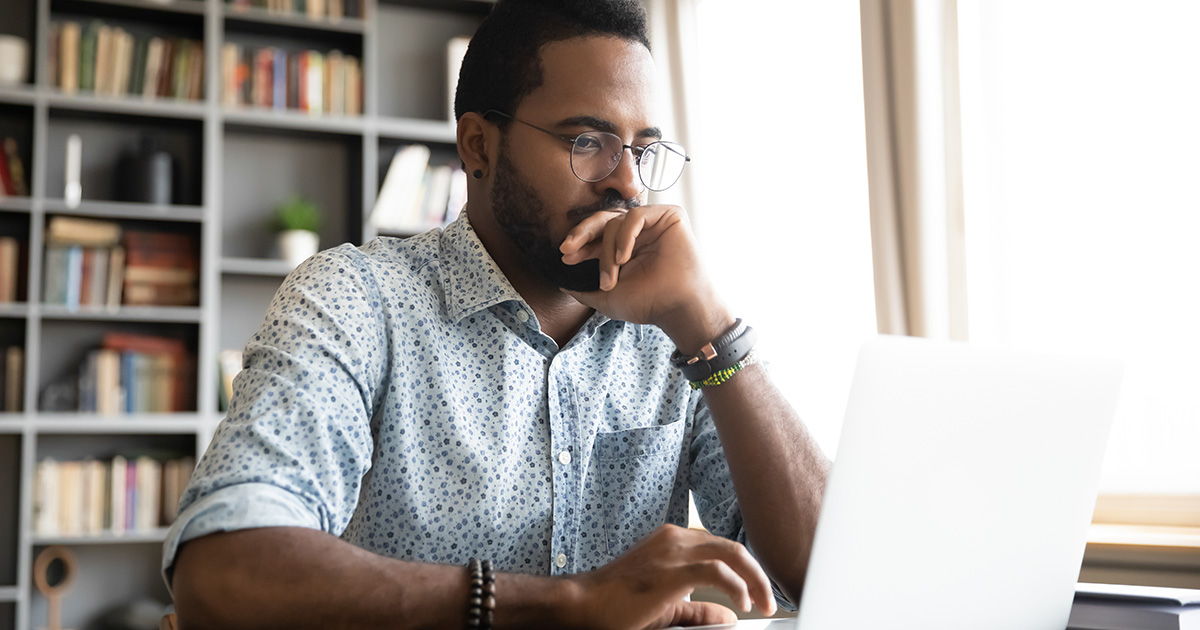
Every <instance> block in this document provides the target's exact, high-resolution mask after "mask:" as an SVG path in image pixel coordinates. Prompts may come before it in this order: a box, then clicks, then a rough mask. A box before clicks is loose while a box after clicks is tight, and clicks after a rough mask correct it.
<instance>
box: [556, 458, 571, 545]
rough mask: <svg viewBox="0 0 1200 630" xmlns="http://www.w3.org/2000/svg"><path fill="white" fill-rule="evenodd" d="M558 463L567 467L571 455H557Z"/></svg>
mask: <svg viewBox="0 0 1200 630" xmlns="http://www.w3.org/2000/svg"><path fill="white" fill-rule="evenodd" d="M558 461H559V463H561V464H562V465H564V466H565V465H567V464H570V463H571V454H570V453H568V452H566V451H563V452H561V453H559V454H558ZM558 566H560V567H561V566H562V565H561V564H560V565H558Z"/></svg>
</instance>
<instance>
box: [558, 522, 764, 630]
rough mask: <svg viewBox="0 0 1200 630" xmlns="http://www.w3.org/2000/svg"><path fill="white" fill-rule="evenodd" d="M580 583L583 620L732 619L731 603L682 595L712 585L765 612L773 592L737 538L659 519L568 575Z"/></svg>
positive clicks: (630, 624)
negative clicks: (586, 568) (602, 560)
mask: <svg viewBox="0 0 1200 630" xmlns="http://www.w3.org/2000/svg"><path fill="white" fill-rule="evenodd" d="M570 579H571V580H573V581H575V582H576V583H577V584H578V585H579V586H580V587H581V588H580V591H581V593H582V595H581V597H582V600H583V604H582V610H581V611H580V612H581V613H582V614H583V615H584V616H583V617H582V618H581V620H580V621H581V624H580V625H581V626H582V627H592V628H604V629H613V630H630V629H642V628H665V627H667V626H673V625H708V624H719V623H734V622H736V621H737V616H736V615H735V614H734V613H733V611H731V610H729V609H728V608H725V607H724V606H721V605H719V604H713V603H708V602H687V601H683V598H684V597H685V596H687V595H689V594H691V592H692V591H693V590H695V589H696V588H697V587H700V586H713V587H716V588H718V589H720V590H721V591H722V592H724V593H725V594H727V595H729V597H730V598H731V599H732V600H733V601H734V602H735V603H737V604H738V605H739V606H741V608H742V610H745V611H748V610H750V606H751V604H754V605H755V606H757V607H758V609H759V610H760V611H762V612H764V613H765V614H767V615H771V614H774V613H775V599H774V596H773V595H772V594H771V585H770V582H768V581H767V575H766V573H764V572H763V570H762V568H761V567H760V566H759V565H758V562H757V561H756V560H755V559H754V557H753V556H751V555H750V552H749V551H747V550H746V548H745V547H743V546H742V545H740V544H738V543H736V542H733V541H731V540H726V539H724V538H719V537H717V536H713V535H712V534H709V533H707V532H702V531H697V530H690V529H684V528H682V527H676V526H674V525H663V526H661V527H659V528H658V529H656V530H654V532H653V533H651V534H650V535H649V536H647V537H645V538H644V539H642V540H641V542H639V543H638V544H637V545H635V546H634V547H633V548H631V549H630V550H629V551H627V552H625V554H624V555H622V556H621V557H619V558H617V559H616V560H613V561H612V562H611V563H609V564H607V565H605V566H603V567H601V568H599V569H596V570H595V571H591V572H589V573H583V574H580V575H577V576H574V577H572V578H570Z"/></svg>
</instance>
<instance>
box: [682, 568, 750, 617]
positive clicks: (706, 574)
mask: <svg viewBox="0 0 1200 630" xmlns="http://www.w3.org/2000/svg"><path fill="white" fill-rule="evenodd" d="M688 573H689V574H690V575H689V577H690V578H691V581H692V582H693V583H700V584H707V585H709V586H712V587H714V588H716V589H717V590H719V591H721V592H722V593H725V594H726V595H728V596H729V598H730V599H732V600H733V603H734V605H735V606H737V607H738V608H740V609H742V611H748V610H750V606H751V605H753V603H754V602H753V599H752V598H751V596H750V589H749V587H748V586H747V584H746V580H744V579H742V576H741V575H738V574H737V572H736V571H734V570H733V569H732V568H730V566H729V565H728V564H726V563H725V562H722V561H721V560H702V561H700V562H694V563H692V564H691V565H689V566H688Z"/></svg>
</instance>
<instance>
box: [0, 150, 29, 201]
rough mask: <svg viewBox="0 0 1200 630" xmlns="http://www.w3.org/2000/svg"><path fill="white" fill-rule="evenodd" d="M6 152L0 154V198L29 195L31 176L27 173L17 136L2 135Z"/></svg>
mask: <svg viewBox="0 0 1200 630" xmlns="http://www.w3.org/2000/svg"><path fill="white" fill-rule="evenodd" d="M0 145H2V148H3V149H4V154H3V155H0V199H3V198H5V197H28V196H29V178H28V176H27V174H26V173H25V162H24V161H23V160H21V152H20V151H19V148H20V147H19V146H18V145H17V139H16V138H9V137H6V136H0Z"/></svg>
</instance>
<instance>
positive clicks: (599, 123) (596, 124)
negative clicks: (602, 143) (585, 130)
mask: <svg viewBox="0 0 1200 630" xmlns="http://www.w3.org/2000/svg"><path fill="white" fill-rule="evenodd" d="M558 126H559V127H591V128H592V129H595V130H596V131H606V132H608V133H611V134H614V135H618V134H617V127H616V125H614V124H612V123H611V122H609V121H607V120H604V119H603V118H596V117H595V116H572V117H570V118H564V119H563V120H560V121H559V122H558ZM637 137H638V138H654V139H655V140H662V130H661V129H659V128H658V127H646V128H645V129H642V130H641V131H639V132H637Z"/></svg>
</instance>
